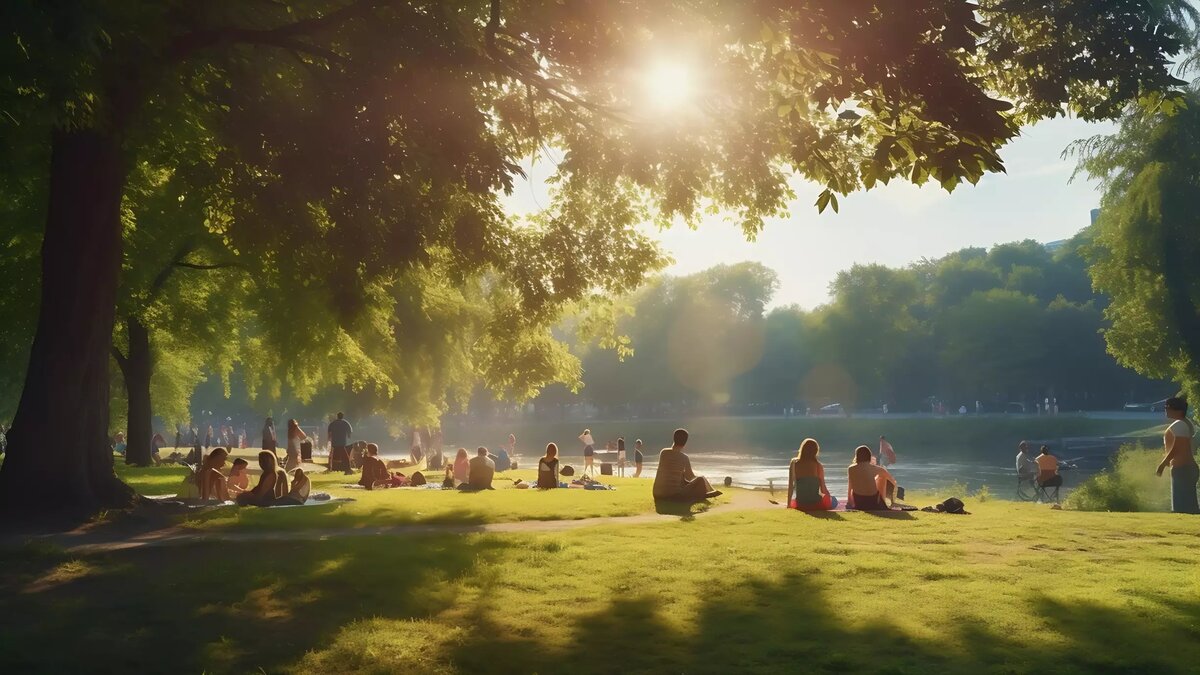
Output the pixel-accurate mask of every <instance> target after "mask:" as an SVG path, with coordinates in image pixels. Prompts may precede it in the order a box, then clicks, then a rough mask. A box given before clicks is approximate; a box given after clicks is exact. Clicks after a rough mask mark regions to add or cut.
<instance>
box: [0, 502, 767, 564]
mask: <svg viewBox="0 0 1200 675" xmlns="http://www.w3.org/2000/svg"><path fill="white" fill-rule="evenodd" d="M772 508H781V507H780V506H778V505H776V504H772V503H771V502H769V501H768V496H767V495H766V494H763V493H754V492H749V491H745V490H735V491H734V492H733V494H732V495H731V499H730V500H729V501H728V502H725V503H723V504H718V505H717V506H714V507H712V508H710V509H708V510H705V511H700V512H697V513H694V514H690V515H685V516H679V515H673V514H659V513H644V514H641V515H636V516H608V517H601V518H582V519H579V520H522V521H517V522H512V523H486V524H475V525H449V524H434V523H431V524H425V525H422V524H419V523H414V524H410V525H389V526H386V527H360V528H341V529H322V530H276V531H258V532H219V531H217V532H205V531H200V530H193V529H188V528H184V527H178V526H171V527H162V528H155V529H151V530H148V531H142V532H132V533H131V532H128V531H125V532H114V531H112V530H105V529H103V528H90V529H80V530H74V531H71V532H64V533H58V534H48V535H35V536H24V537H19V538H18V537H5V538H3V539H0V545H20V544H24V543H27V542H38V543H46V544H51V545H54V546H59V547H62V548H63V549H65V550H67V551H70V552H73V553H106V552H112V551H125V550H130V549H138V548H146V547H160V546H180V545H187V544H194V543H197V542H245V541H324V540H326V539H337V538H344V537H376V536H400V535H407V534H509V533H520V532H531V533H537V532H563V531H566V530H577V529H581V528H586V527H598V526H603V525H644V524H649V523H663V522H670V521H673V520H674V521H678V520H691V519H693V518H704V517H707V516H710V515H715V514H721V513H733V512H737V511H752V510H761V509H772Z"/></svg>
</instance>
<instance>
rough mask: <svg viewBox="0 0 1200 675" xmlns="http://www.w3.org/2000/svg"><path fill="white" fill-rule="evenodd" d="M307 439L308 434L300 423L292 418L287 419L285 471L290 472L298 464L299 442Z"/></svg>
mask: <svg viewBox="0 0 1200 675" xmlns="http://www.w3.org/2000/svg"><path fill="white" fill-rule="evenodd" d="M307 439H308V434H306V433H304V430H303V429H301V428H300V423H299V422H297V421H296V420H294V419H291V420H288V429H287V461H286V462H285V463H284V465H283V470H284V472H285V473H290V472H291V471H292V470H293V469H296V468H298V467H299V466H300V443H301V442H302V441H304V440H307Z"/></svg>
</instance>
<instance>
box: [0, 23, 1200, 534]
mask: <svg viewBox="0 0 1200 675" xmlns="http://www.w3.org/2000/svg"><path fill="white" fill-rule="evenodd" d="M1187 6H1188V5H1187V3H1186V2H1183V0H1178V1H1172V0H1157V1H1150V0H1120V1H1113V2H1105V3H1096V2H1091V1H1089V0H1068V1H1066V2H1058V3H1042V2H1026V1H1024V0H983V1H982V2H979V3H978V4H976V3H971V2H966V1H963V0H922V1H919V2H904V3H897V2H885V1H883V0H874V1H871V0H863V1H861V2H847V1H846V0H809V1H807V2H773V1H771V0H763V1H760V2H748V3H741V2H738V3H734V2H714V1H712V0H634V1H631V2H625V3H620V4H616V3H610V2H600V1H594V0H566V1H563V0H555V1H550V0H544V1H541V0H526V1H522V2H510V3H503V2H501V0H490V2H488V1H484V0H458V1H453V2H422V1H418V0H294V1H286V0H285V1H283V2H270V3H267V2H245V3H196V2H183V1H182V0H173V1H167V2H159V3H153V4H148V3H111V2H102V1H100V0H75V1H66V2H56V3H44V2H34V1H33V0H25V1H20V0H18V1H14V2H7V3H4V6H3V8H2V9H0V25H2V26H4V28H3V33H4V35H5V39H4V41H3V47H2V48H0V49H2V50H3V51H2V52H0V66H2V69H0V72H3V73H4V75H3V76H2V79H0V101H2V102H3V103H2V104H3V106H4V112H5V114H4V115H0V120H2V121H0V124H3V125H4V131H3V143H4V145H5V146H12V147H19V148H20V149H23V148H25V147H27V146H30V145H35V146H38V147H41V148H44V149H45V151H46V154H47V156H48V157H49V162H48V164H47V165H42V166H39V165H30V166H26V167H24V170H27V171H30V172H40V173H43V174H44V175H45V177H46V186H47V187H46V195H47V196H46V207H45V226H44V234H43V238H42V256H41V266H42V270H41V281H42V283H41V290H40V298H41V313H40V315H39V319H38V325H37V330H36V335H35V337H34V339H33V343H32V347H31V350H30V355H29V365H28V370H27V375H26V379H25V384H24V388H23V392H22V396H21V401H20V404H19V407H18V410H17V413H16V417H15V419H14V422H13V429H12V433H11V435H10V437H9V438H10V451H9V452H10V454H9V457H8V459H7V460H6V461H5V463H4V466H3V469H2V470H0V500H2V501H3V502H4V503H5V504H6V505H8V506H9V507H14V508H20V507H21V506H22V505H31V504H33V503H35V500H34V499H33V497H34V496H35V494H34V493H38V492H39V491H40V490H41V489H42V488H41V486H44V485H46V484H49V483H51V482H53V483H54V484H55V485H56V486H58V495H59V498H58V499H56V500H55V503H56V504H58V505H59V508H62V509H79V510H83V511H87V510H90V509H95V508H97V507H99V506H102V505H113V504H123V503H127V502H128V501H129V499H130V497H131V492H130V491H129V490H128V489H127V488H126V487H125V486H123V485H122V484H121V483H120V482H119V481H118V480H116V478H115V477H114V475H113V472H112V467H111V463H112V459H111V455H109V454H108V452H107V449H106V444H105V443H104V436H105V426H106V424H107V421H108V400H109V396H108V394H109V392H108V372H107V371H108V361H109V354H110V349H111V344H112V334H113V331H112V328H113V323H114V317H115V314H114V312H115V307H116V300H117V287H118V277H119V273H120V266H121V245H122V237H121V218H120V212H121V203H122V199H123V197H124V196H125V193H126V191H127V186H128V178H129V176H130V171H131V168H132V167H133V166H136V163H137V161H139V159H140V158H142V156H143V155H144V154H145V153H147V152H151V151H153V152H159V151H161V150H162V149H163V148H173V150H174V152H175V153H177V155H178V157H179V161H180V162H181V163H190V162H194V161H197V158H199V157H205V158H207V159H208V160H210V161H211V162H212V165H213V166H214V167H216V168H217V169H219V171H218V172H217V173H216V174H215V177H214V178H213V180H212V184H210V185H206V186H205V188H206V189H208V190H210V191H211V193H212V194H213V195H216V196H217V200H218V202H219V205H220V208H218V209H216V213H217V214H219V217H215V218H213V219H211V222H210V228H211V229H212V231H213V232H214V233H216V234H218V235H220V236H222V237H226V238H227V239H228V241H229V242H230V244H231V246H232V247H233V248H235V249H237V250H239V251H243V252H248V253H253V255H255V256H256V259H257V260H258V261H259V263H260V266H261V269H270V270H274V271H276V272H277V273H278V274H280V275H281V277H282V278H284V279H286V280H287V281H288V283H286V284H284V285H283V286H282V287H283V288H295V287H301V288H310V289H313V293H314V294H315V295H320V296H321V297H322V298H323V299H324V301H325V303H326V305H327V306H328V307H329V308H331V310H332V313H333V314H334V315H335V316H337V317H338V319H339V320H340V321H341V322H342V323H347V324H349V323H353V322H354V321H355V320H356V316H357V315H358V314H359V313H360V312H361V311H362V310H363V309H364V300H365V299H366V298H368V297H369V295H368V294H367V293H366V292H365V289H369V288H370V287H371V285H372V284H374V283H376V282H377V281H378V280H379V279H380V278H386V277H388V276H389V275H393V274H397V273H402V272H405V271H408V270H412V269H419V268H421V267H423V266H426V265H428V264H430V261H431V260H432V259H433V257H434V256H441V255H444V256H447V257H448V260H449V262H448V263H447V264H446V265H445V269H446V273H447V274H450V275H451V276H453V275H467V274H469V273H478V272H479V271H480V270H491V271H492V272H493V276H492V277H491V278H493V279H495V280H496V283H499V284H501V285H503V286H504V287H506V288H507V289H509V290H510V291H511V293H512V295H513V297H514V298H516V299H517V300H516V302H515V304H514V305H513V309H512V311H509V312H507V313H505V314H504V316H503V317H498V318H497V320H498V321H503V322H504V324H505V331H506V332H505V333H504V335H506V336H508V335H511V336H513V337H507V338H506V339H507V340H516V341H518V344H527V343H528V341H529V340H530V339H532V338H530V337H529V336H531V335H534V334H545V332H546V331H548V322H549V321H550V320H552V319H553V317H554V316H555V314H556V313H557V312H558V311H559V310H560V309H561V308H562V307H563V306H564V305H565V304H566V303H569V302H572V301H574V300H577V299H580V298H583V297H586V296H587V295H589V294H592V293H596V292H616V291H621V290H625V289H627V288H628V287H630V286H632V285H633V284H636V283H637V282H638V281H639V280H640V278H641V272H640V271H639V265H640V267H641V268H644V267H645V265H644V263H645V262H646V261H647V260H648V259H653V258H654V257H655V256H656V252H655V251H654V250H653V247H652V245H651V244H650V242H648V241H647V240H645V238H644V237H641V236H640V235H638V233H637V230H636V228H635V225H636V224H637V223H638V222H639V221H640V220H642V219H643V217H645V216H647V215H648V216H649V217H653V218H656V219H657V220H658V221H659V222H662V223H668V222H671V221H673V220H677V219H682V220H684V221H687V222H690V223H694V222H696V220H697V219H698V217H699V215H700V213H701V212H702V211H704V210H705V209H714V210H717V211H725V212H729V213H731V214H733V217H734V218H736V219H737V220H738V222H740V223H741V225H742V226H743V227H744V228H745V229H746V231H747V232H748V233H750V234H753V233H754V232H756V231H757V230H758V228H760V227H761V225H762V223H763V221H764V219H765V218H768V217H771V216H774V215H777V214H780V213H781V212H782V211H783V209H784V208H785V207H786V205H787V204H788V202H789V201H790V200H791V198H792V197H793V195H792V193H791V191H790V190H789V188H788V178H789V174H792V173H794V174H798V175H800V176H803V177H805V178H808V179H810V180H814V181H816V182H818V183H820V184H822V185H823V186H824V187H825V189H824V190H823V191H822V192H821V194H820V196H819V197H818V206H820V207H821V208H824V207H826V206H831V207H833V208H835V209H836V208H837V195H839V194H846V193H848V192H849V191H851V190H854V189H858V188H861V187H867V188H869V187H871V186H872V185H874V184H876V183H878V182H886V181H888V180H890V179H893V178H903V179H906V180H912V181H915V182H917V183H922V182H925V181H926V180H930V179H933V180H937V181H938V182H940V183H941V185H943V186H944V187H946V188H947V189H952V188H953V187H954V186H955V185H957V184H958V183H959V182H961V181H967V182H975V181H977V180H978V179H979V178H980V177H981V176H982V175H983V174H984V173H986V172H989V171H1000V170H1002V169H1003V164H1002V162H1001V160H1000V157H999V155H998V150H999V148H1000V147H1001V146H1002V145H1003V144H1004V143H1006V142H1007V141H1008V140H1009V139H1011V138H1012V137H1013V136H1014V135H1015V134H1016V133H1017V132H1018V129H1019V127H1020V125H1021V124H1023V123H1026V122H1031V121H1033V120H1036V119H1039V118H1042V117H1047V116H1054V115H1061V114H1064V112H1066V111H1072V112H1074V113H1076V114H1078V115H1079V116H1081V117H1083V118H1085V119H1098V118H1104V117H1110V116H1113V115H1115V114H1117V113H1118V112H1119V111H1120V109H1121V106H1122V105H1123V104H1124V103H1125V102H1127V101H1130V100H1134V99H1137V98H1147V97H1161V96H1163V95H1164V93H1165V92H1169V91H1170V90H1171V88H1172V87H1174V86H1176V84H1177V82H1176V81H1175V80H1174V79H1172V78H1171V77H1170V75H1169V73H1168V72H1167V68H1166V64H1167V61H1168V59H1169V58H1170V57H1171V56H1172V55H1173V54H1174V53H1175V52H1176V51H1178V49H1179V45H1180V39H1181V37H1182V36H1183V34H1184V32H1185V29H1186V26H1185V25H1183V23H1182V22H1181V16H1180V12H1181V10H1180V8H1186V7H1187ZM668 58H669V59H672V60H673V61H674V62H675V63H676V64H680V65H677V66H673V67H670V68H665V69H664V68H652V67H651V63H653V62H655V61H657V60H659V59H668ZM648 71H649V72H657V73H660V75H659V76H657V77H656V78H655V79H654V80H653V81H651V82H649V83H647V82H646V78H645V76H644V73H646V72H648ZM684 71H690V72H692V73H694V74H695V75H694V82H693V87H692V90H693V91H692V95H691V96H690V97H687V98H686V99H685V98H684V97H677V98H675V99H670V98H667V97H663V96H659V95H652V96H647V89H651V90H656V91H652V92H651V93H652V94H659V93H661V90H663V88H664V87H665V86H667V85H670V86H677V85H678V82H673V81H672V79H673V78H672V77H671V75H670V74H671V73H678V72H684ZM662 73H666V74H667V75H665V76H664V75H662ZM209 140H211V142H208V141H209ZM543 146H553V147H555V148H557V149H558V151H559V152H561V153H562V157H563V160H562V162H561V163H559V165H558V167H557V172H556V175H555V182H556V187H557V193H556V197H555V200H554V204H553V205H552V206H551V207H550V212H549V213H547V214H546V215H545V217H544V218H542V219H540V220H538V221H536V222H534V223H531V224H529V225H527V226H517V224H516V223H514V222H513V221H512V220H511V219H510V218H508V217H506V216H505V214H504V213H503V212H502V209H501V207H500V204H499V197H498V195H499V193H502V192H505V191H509V190H511V189H512V188H513V185H514V180H515V179H516V178H517V177H518V176H519V175H520V173H521V169H520V166H521V161H522V160H523V159H524V158H527V157H529V156H530V155H532V154H534V153H536V152H538V149H539V148H541V147H543ZM27 154H28V153H25V152H18V153H17V154H15V155H14V156H26V155H27ZM293 282H294V283H293ZM306 282H307V285H305V284H306ZM283 305H284V303H282V302H281V303H276V304H275V305H272V306H270V307H267V308H264V310H265V311H266V313H267V314H268V319H271V318H273V319H274V320H273V321H268V324H269V325H270V326H272V327H273V329H276V330H283V329H284V328H285V327H290V326H289V323H288V322H289V321H294V317H292V316H291V315H289V314H288V313H287V312H286V311H284V309H279V307H281V306H283ZM272 312H274V315H273V316H271V313H272ZM293 330H294V327H293ZM296 332H297V333H298V339H303V335H302V334H299V333H301V332H300V331H296ZM399 338H400V339H401V340H403V339H404V338H405V336H404V335H403V334H401V335H400V336H399ZM522 341H524V342H522ZM493 344H494V347H495V348H496V349H504V348H506V346H507V343H506V342H504V341H500V340H497V341H494V342H493ZM497 356H501V355H500V354H497ZM64 421H65V422H64ZM39 508H42V507H39Z"/></svg>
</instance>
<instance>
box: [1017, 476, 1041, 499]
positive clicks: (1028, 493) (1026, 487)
mask: <svg viewBox="0 0 1200 675" xmlns="http://www.w3.org/2000/svg"><path fill="white" fill-rule="evenodd" d="M1037 498H1038V484H1037V475H1036V474H1020V473H1019V474H1017V499H1020V500H1021V501H1023V502H1032V501H1035V500H1037Z"/></svg>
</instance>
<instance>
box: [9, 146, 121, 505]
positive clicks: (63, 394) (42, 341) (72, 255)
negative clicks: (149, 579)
mask: <svg viewBox="0 0 1200 675" xmlns="http://www.w3.org/2000/svg"><path fill="white" fill-rule="evenodd" d="M51 148H52V152H51V160H50V190H49V206H48V209H47V213H46V231H45V237H44V239H43V241H42V290H41V308H40V310H39V315H38V326H37V333H36V334H35V336H34V339H33V346H32V349H31V351H30V355H29V367H28V370H27V372H26V375H25V387H24V389H23V390H22V392H21V402H20V404H19V406H18V408H17V414H16V416H15V417H14V419H13V425H12V431H11V433H10V434H9V436H8V438H9V447H8V455H7V457H6V458H5V461H4V464H3V465H2V466H0V508H3V509H4V510H5V511H7V512H9V513H20V514H26V515H32V514H37V515H39V516H43V517H55V516H57V517H63V516H71V517H74V516H86V515H90V514H92V513H95V512H97V511H98V510H101V509H104V508H114V507H122V506H127V505H129V504H131V503H132V502H133V499H134V497H135V495H134V493H133V491H132V490H131V489H130V488H129V487H128V486H127V485H125V484H124V483H122V482H121V481H120V480H118V479H117V477H116V475H115V474H114V473H113V459H112V452H111V451H110V449H109V441H108V424H109V408H108V406H109V380H108V361H109V351H110V349H111V347H112V329H113V320H114V312H115V306H116V295H117V281H118V275H119V272H120V263H121V222H120V203H121V195H122V191H123V189H124V181H125V173H124V168H123V165H122V161H121V153H120V142H119V140H118V138H117V137H116V135H115V134H113V133H106V132H104V131H100V130H96V129H72V130H66V129H60V130H57V131H55V132H54V134H53V137H52V139H51Z"/></svg>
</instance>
